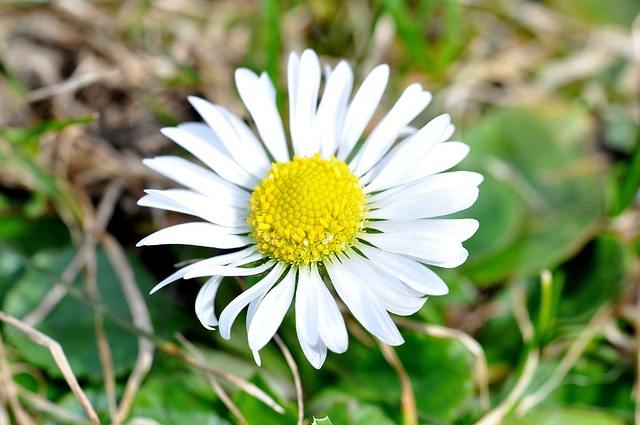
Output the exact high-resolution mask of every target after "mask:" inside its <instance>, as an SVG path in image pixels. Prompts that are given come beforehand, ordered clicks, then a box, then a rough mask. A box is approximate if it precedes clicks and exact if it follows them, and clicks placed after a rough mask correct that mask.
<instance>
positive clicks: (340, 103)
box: [313, 61, 353, 159]
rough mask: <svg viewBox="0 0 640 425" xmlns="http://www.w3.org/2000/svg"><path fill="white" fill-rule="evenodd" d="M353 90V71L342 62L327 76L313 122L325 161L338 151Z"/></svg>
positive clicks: (315, 135) (314, 133)
mask: <svg viewBox="0 0 640 425" xmlns="http://www.w3.org/2000/svg"><path fill="white" fill-rule="evenodd" d="M352 89H353V71H352V70H351V67H350V66H349V64H348V63H347V62H345V61H340V62H339V63H338V65H337V66H336V68H335V69H334V70H333V72H331V73H330V75H327V82H326V84H325V88H324V92H323V93H322V99H321V100H320V105H319V106H318V113H317V115H316V119H315V121H314V122H313V135H314V137H319V138H320V152H321V155H322V157H323V158H325V159H329V158H331V157H332V156H333V155H334V154H335V153H336V151H337V149H338V142H339V140H340V135H341V134H342V129H343V128H344V120H345V117H346V110H347V103H348V102H349V96H350V95H351V90H352Z"/></svg>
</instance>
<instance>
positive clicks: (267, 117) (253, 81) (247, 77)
mask: <svg viewBox="0 0 640 425" xmlns="http://www.w3.org/2000/svg"><path fill="white" fill-rule="evenodd" d="M235 76H236V86H237V87H238V93H240V98H242V101H243V102H244V104H245V106H246V107H247V110H248V111H249V113H250V114H251V117H252V118H253V122H254V123H255V124H256V128H257V129H258V132H259V133H260V137H261V138H262V141H263V142H264V144H265V146H266V147H267V149H268V150H269V152H270V153H271V155H273V157H274V158H275V159H276V160H277V161H282V162H286V161H288V160H289V152H288V150H287V139H286V137H285V134H284V127H283V126H282V119H281V118H280V114H279V112H278V108H277V106H276V97H275V91H273V90H271V88H270V87H269V86H265V83H264V79H265V78H267V77H264V76H263V77H258V76H257V75H256V74H255V73H253V72H252V71H249V70H248V69H245V68H240V69H237V70H236V74H235Z"/></svg>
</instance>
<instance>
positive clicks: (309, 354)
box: [298, 338, 327, 370]
mask: <svg viewBox="0 0 640 425" xmlns="http://www.w3.org/2000/svg"><path fill="white" fill-rule="evenodd" d="M298 340H299V341H300V348H302V352H303V353H304V355H305V357H306V358H307V360H309V363H311V366H313V367H315V368H316V369H318V370H319V369H320V368H321V367H322V365H323V364H324V361H325V360H326V358H327V347H326V345H324V343H323V342H322V340H320V339H318V340H317V341H316V343H315V345H311V344H310V343H309V342H307V341H305V340H303V339H299V338H298Z"/></svg>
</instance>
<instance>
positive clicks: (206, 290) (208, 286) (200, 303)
mask: <svg viewBox="0 0 640 425" xmlns="http://www.w3.org/2000/svg"><path fill="white" fill-rule="evenodd" d="M220 282H222V276H213V277H212V278H210V279H209V280H207V282H206V283H205V284H204V285H203V286H202V288H200V290H199V291H198V296H197V297H196V305H195V308H196V316H198V319H199V320H200V323H202V326H204V327H205V328H207V329H209V330H213V329H214V326H216V325H217V324H218V319H217V318H216V313H215V306H214V301H215V299H216V293H217V292H218V288H219V287H220Z"/></svg>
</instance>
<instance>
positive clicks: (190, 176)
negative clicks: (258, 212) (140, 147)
mask: <svg viewBox="0 0 640 425" xmlns="http://www.w3.org/2000/svg"><path fill="white" fill-rule="evenodd" d="M142 162H143V163H144V165H146V166H147V167H149V168H151V169H152V170H154V171H156V172H158V173H160V174H162V175H164V176H166V177H168V178H170V179H172V180H174V181H176V182H177V183H180V184H181V185H183V186H186V187H188V188H190V189H193V190H195V191H196V192H200V193H202V194H205V195H210V196H214V197H215V198H216V199H217V200H218V201H219V202H221V203H224V204H228V205H232V206H234V207H242V208H246V207H247V205H249V200H250V199H251V194H250V193H249V192H247V191H246V190H243V189H240V188H239V187H238V186H236V185H234V184H233V183H229V182H228V181H226V180H224V179H223V178H221V177H220V176H218V175H217V174H216V173H214V172H212V171H210V170H207V169H206V168H203V167H201V166H199V165H196V164H194V163H193V162H190V161H187V160H186V159H183V158H180V157H177V156H158V157H155V158H151V159H143V160H142Z"/></svg>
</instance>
